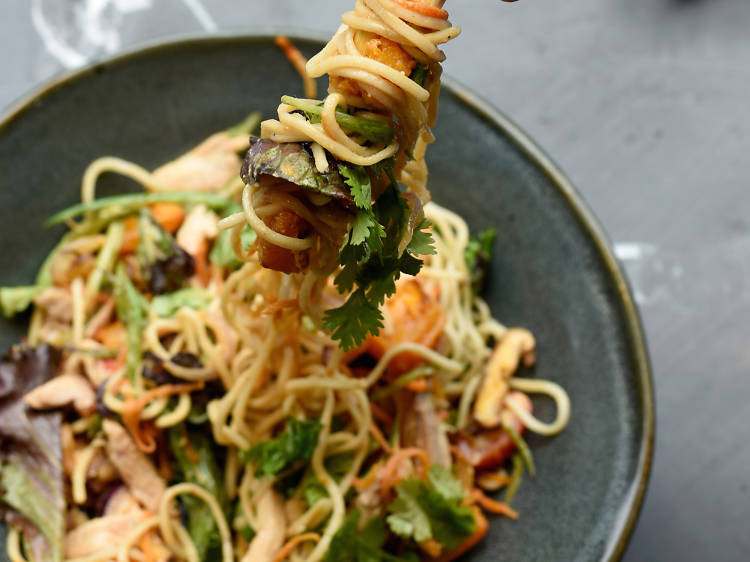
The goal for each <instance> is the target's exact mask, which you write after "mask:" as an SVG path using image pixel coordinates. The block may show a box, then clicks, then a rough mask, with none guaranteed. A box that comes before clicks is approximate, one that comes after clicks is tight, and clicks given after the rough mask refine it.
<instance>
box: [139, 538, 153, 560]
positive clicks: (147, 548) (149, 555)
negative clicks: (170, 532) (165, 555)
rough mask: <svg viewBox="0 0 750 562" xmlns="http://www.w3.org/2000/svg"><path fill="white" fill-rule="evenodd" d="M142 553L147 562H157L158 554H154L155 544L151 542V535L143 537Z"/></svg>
mask: <svg viewBox="0 0 750 562" xmlns="http://www.w3.org/2000/svg"><path fill="white" fill-rule="evenodd" d="M140 542H141V552H143V558H144V560H145V561H146V562H157V559H156V553H155V552H154V548H153V543H152V542H151V533H150V532H149V533H143V534H142V535H141V541H140Z"/></svg>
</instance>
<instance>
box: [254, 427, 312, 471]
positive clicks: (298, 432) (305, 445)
mask: <svg viewBox="0 0 750 562" xmlns="http://www.w3.org/2000/svg"><path fill="white" fill-rule="evenodd" d="M320 428H321V425H320V423H319V422H317V421H314V420H309V421H305V420H298V419H295V418H288V419H287V422H286V427H285V428H284V431H283V432H282V433H281V435H279V436H278V437H276V438H275V439H271V440H270V441H266V442H265V443H259V444H257V445H255V446H253V447H252V448H250V449H249V450H247V451H242V452H241V453H240V454H241V458H242V460H243V461H244V462H251V463H253V464H255V466H256V471H255V474H256V475H257V476H261V475H265V476H275V475H276V474H278V473H279V472H281V471H282V470H283V469H284V468H286V467H287V466H288V465H289V464H290V463H293V462H295V461H306V460H310V458H311V457H312V454H313V451H314V450H315V446H316V445H317V443H318V433H319V432H320Z"/></svg>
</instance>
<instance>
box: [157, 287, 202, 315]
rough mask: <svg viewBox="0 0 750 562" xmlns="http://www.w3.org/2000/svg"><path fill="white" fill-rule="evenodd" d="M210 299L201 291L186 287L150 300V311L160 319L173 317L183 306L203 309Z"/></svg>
mask: <svg viewBox="0 0 750 562" xmlns="http://www.w3.org/2000/svg"><path fill="white" fill-rule="evenodd" d="M210 302H211V297H210V296H209V295H208V293H206V291H205V290H203V289H197V288H194V287H188V288H185V289H180V290H179V291H175V292H174V293H169V294H166V295H157V296H155V297H154V298H153V299H152V300H151V310H152V311H153V312H154V313H155V314H156V315H157V316H160V317H161V318H168V317H170V316H174V314H176V313H177V311H178V310H180V309H181V308H182V307H183V306H186V307H188V308H194V309H196V310H198V309H201V308H205V307H206V306H208V303H210Z"/></svg>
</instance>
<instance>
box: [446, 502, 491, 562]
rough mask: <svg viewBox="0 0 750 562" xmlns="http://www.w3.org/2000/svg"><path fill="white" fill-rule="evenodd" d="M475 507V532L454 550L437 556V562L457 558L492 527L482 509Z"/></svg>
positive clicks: (475, 543) (474, 544)
mask: <svg viewBox="0 0 750 562" xmlns="http://www.w3.org/2000/svg"><path fill="white" fill-rule="evenodd" d="M473 509H474V521H475V523H476V525H477V527H476V529H474V533H473V534H472V535H471V536H469V537H468V538H466V539H465V540H464V542H462V543H461V544H460V545H458V546H457V547H456V548H454V549H453V550H449V551H448V552H444V553H443V554H442V555H441V556H440V557H439V558H437V560H436V562H450V561H451V560H455V559H456V558H458V557H459V556H461V555H462V554H463V553H465V552H467V551H469V550H471V549H472V548H474V547H475V546H476V545H477V544H478V543H479V542H480V541H481V540H482V539H483V538H484V536H485V535H486V534H487V531H488V529H489V528H490V525H489V523H488V522H487V518H486V517H485V516H484V514H483V513H482V510H481V509H479V508H477V507H476V506H474V508H473Z"/></svg>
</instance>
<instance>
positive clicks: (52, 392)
mask: <svg viewBox="0 0 750 562" xmlns="http://www.w3.org/2000/svg"><path fill="white" fill-rule="evenodd" d="M23 401H24V402H26V404H28V405H29V406H30V407H32V408H34V409H35V410H48V409H52V408H60V407H62V406H67V405H68V404H72V405H73V407H74V408H75V409H76V411H77V412H78V413H79V414H81V415H82V416H86V415H88V414H90V413H92V412H93V411H94V410H96V394H95V392H94V390H93V389H92V388H91V384H90V383H89V381H88V379H87V378H86V377H84V376H83V375H79V374H76V373H68V374H65V375H60V376H58V377H55V378H54V379H51V380H49V381H47V382H46V383H44V384H43V385H40V386H37V387H36V388H35V389H34V390H32V391H31V392H29V393H28V394H27V395H26V396H24V397H23Z"/></svg>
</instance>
